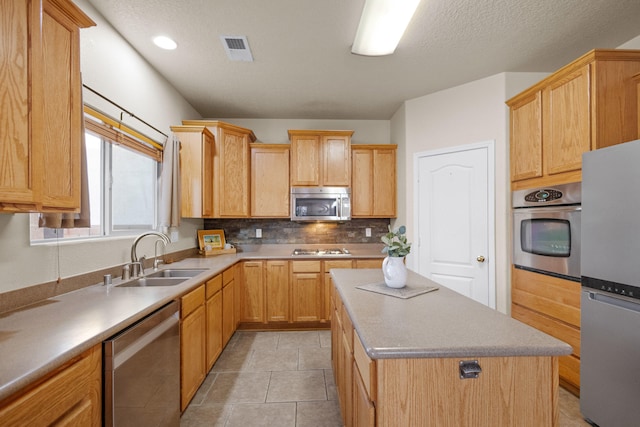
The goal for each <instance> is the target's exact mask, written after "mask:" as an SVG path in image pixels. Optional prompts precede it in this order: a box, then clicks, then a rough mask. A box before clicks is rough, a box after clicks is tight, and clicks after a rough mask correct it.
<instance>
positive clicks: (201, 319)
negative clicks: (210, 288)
mask: <svg viewBox="0 0 640 427" xmlns="http://www.w3.org/2000/svg"><path fill="white" fill-rule="evenodd" d="M204 304H205V285H204V284H202V285H200V286H199V287H198V288H196V289H194V290H193V291H191V292H189V293H188V294H186V295H184V296H183V297H182V298H181V309H180V410H181V411H184V410H185V409H186V408H187V406H188V405H189V402H190V401H191V399H192V398H193V396H194V395H195V394H196V392H197V391H198V388H199V387H200V384H202V381H204V378H205V376H206V375H207V360H206V333H207V320H206V313H205V305H204Z"/></svg>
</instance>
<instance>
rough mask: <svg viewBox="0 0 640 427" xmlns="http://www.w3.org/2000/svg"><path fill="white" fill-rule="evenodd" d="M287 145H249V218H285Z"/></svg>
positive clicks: (287, 192)
mask: <svg viewBox="0 0 640 427" xmlns="http://www.w3.org/2000/svg"><path fill="white" fill-rule="evenodd" d="M289 151H290V150H289V145H288V144H286V145H285V144H251V217H252V218H288V217H289V216H290V215H291V212H290V210H289V199H290V194H291V191H290V187H289Z"/></svg>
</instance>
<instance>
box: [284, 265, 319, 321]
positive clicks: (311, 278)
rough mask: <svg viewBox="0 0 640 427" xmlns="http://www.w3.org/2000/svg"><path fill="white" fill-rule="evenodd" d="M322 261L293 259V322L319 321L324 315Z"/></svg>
mask: <svg viewBox="0 0 640 427" xmlns="http://www.w3.org/2000/svg"><path fill="white" fill-rule="evenodd" d="M322 283H323V281H322V266H321V261H291V311H292V314H291V316H292V319H291V320H292V321H293V322H318V321H320V320H321V319H322V317H323V309H324V304H323V300H324V288H323V285H322Z"/></svg>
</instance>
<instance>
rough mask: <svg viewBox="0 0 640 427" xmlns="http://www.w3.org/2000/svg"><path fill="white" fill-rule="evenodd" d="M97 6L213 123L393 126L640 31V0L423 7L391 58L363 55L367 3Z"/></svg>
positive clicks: (527, 0) (284, 0)
mask: <svg viewBox="0 0 640 427" xmlns="http://www.w3.org/2000/svg"><path fill="white" fill-rule="evenodd" d="M90 2H91V3H92V4H93V5H94V6H95V8H96V9H97V10H98V11H99V12H100V13H102V15H103V16H104V17H105V18H106V19H107V20H108V21H109V22H110V23H111V24H112V25H113V26H114V27H115V28H116V30H117V31H118V32H119V33H120V34H122V36H123V37H124V38H125V39H127V40H128V41H129V43H131V45H132V46H133V47H134V48H135V49H136V50H137V51H138V52H139V53H140V54H141V55H142V56H143V57H144V58H146V60H147V61H148V62H149V63H151V64H152V65H153V66H154V67H155V68H156V69H157V70H158V71H159V72H160V73H161V74H162V75H164V77H165V78H166V79H167V80H169V81H170V82H171V83H172V84H173V85H174V86H175V87H176V89H177V90H178V91H179V92H180V93H181V94H182V95H183V96H184V97H185V98H186V99H187V100H188V101H189V102H190V103H191V105H192V106H193V107H194V108H195V109H196V110H198V112H199V113H200V114H201V115H202V116H203V117H206V118H310V119H385V120H386V119H390V118H391V116H392V115H393V113H394V112H395V111H396V110H397V109H398V108H399V107H400V105H401V104H402V102H403V101H404V100H407V99H412V98H416V97H419V96H423V95H427V94H429V93H433V92H436V91H439V90H442V89H446V88H449V87H453V86H456V85H459V84H462V83H466V82H469V81H473V80H476V79H479V78H483V77H487V76H490V75H493V74H497V73H500V72H505V71H540V72H551V71H554V70H555V69H557V68H559V67H561V66H563V65H564V64H566V63H568V62H570V61H571V60H573V59H575V58H577V57H578V56H580V55H582V54H584V53H586V52H587V51H589V50H591V49H594V48H615V47H617V46H619V45H621V44H622V43H624V42H626V41H628V40H630V39H632V38H634V37H636V36H638V35H639V34H640V26H638V23H639V22H640V1H638V0H613V1H612V0H422V3H421V4H420V5H419V6H418V10H417V11H416V14H415V16H414V18H413V20H412V22H411V24H410V25H409V28H408V29H407V32H406V33H405V36H404V38H403V39H402V40H401V42H400V45H399V46H398V48H397V49H396V52H395V53H394V54H393V55H391V56H385V57H363V56H357V55H352V54H351V53H350V52H351V43H352V42H353V38H354V35H355V31H356V28H357V26H358V21H359V19H360V13H361V10H362V6H363V4H364V0H180V1H175V0H90ZM158 34H166V35H169V36H171V37H172V38H173V39H174V40H176V41H177V43H178V49H177V50H175V51H163V50H160V49H158V48H157V47H155V46H154V45H153V43H152V42H151V39H152V37H153V36H155V35H158ZM221 35H232V36H246V37H247V39H248V41H249V45H250V47H251V51H252V53H253V57H254V62H251V63H250V62H231V61H229V60H228V59H227V56H226V54H225V52H224V48H223V46H222V43H221V42H220V39H219V36H221Z"/></svg>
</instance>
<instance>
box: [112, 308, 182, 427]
mask: <svg viewBox="0 0 640 427" xmlns="http://www.w3.org/2000/svg"><path fill="white" fill-rule="evenodd" d="M178 309H179V304H178V303H177V302H176V301H173V302H171V303H169V304H167V305H166V306H164V307H163V308H161V309H159V310H158V311H155V312H154V313H152V314H150V315H149V316H147V317H145V318H144V319H142V320H141V321H139V322H138V323H136V324H134V325H133V326H131V327H129V328H127V329H126V330H124V331H122V332H120V333H119V334H117V335H115V336H114V337H112V338H110V339H108V340H106V341H105V342H104V343H103V353H104V354H103V355H104V425H105V426H118V427H121V426H132V427H139V426H141V425H153V426H167V427H169V426H179V425H180V327H179V318H178Z"/></svg>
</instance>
